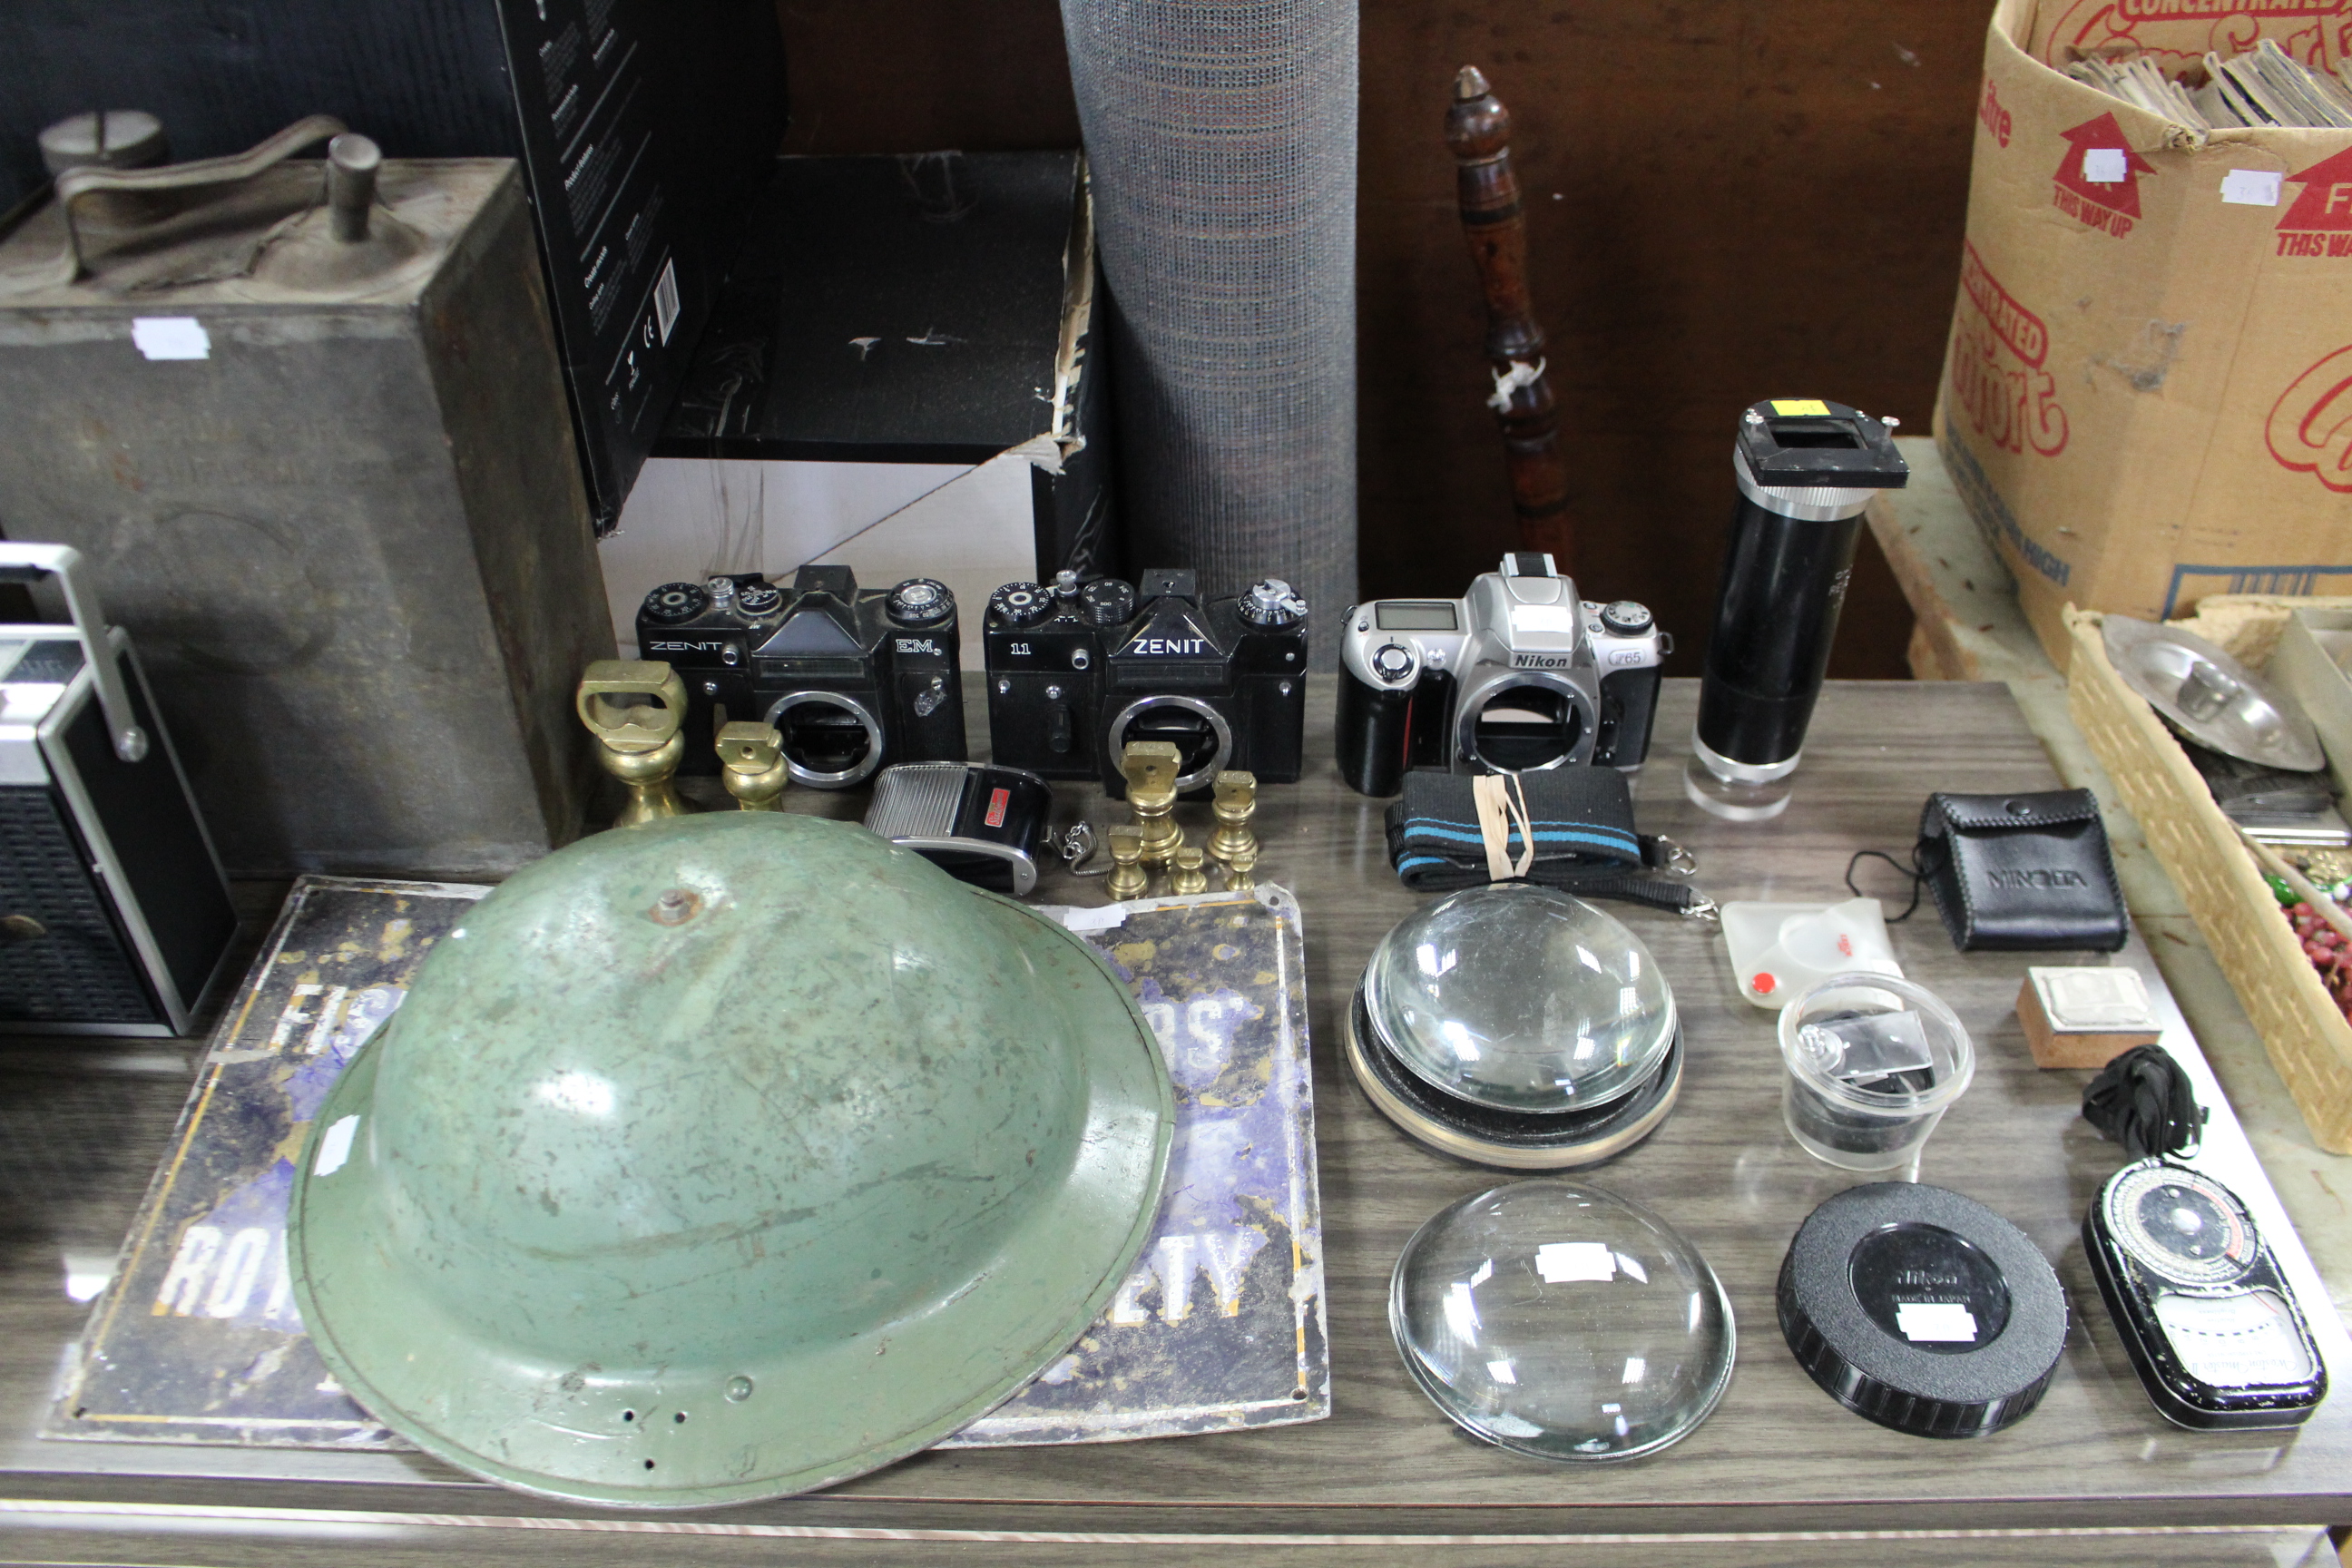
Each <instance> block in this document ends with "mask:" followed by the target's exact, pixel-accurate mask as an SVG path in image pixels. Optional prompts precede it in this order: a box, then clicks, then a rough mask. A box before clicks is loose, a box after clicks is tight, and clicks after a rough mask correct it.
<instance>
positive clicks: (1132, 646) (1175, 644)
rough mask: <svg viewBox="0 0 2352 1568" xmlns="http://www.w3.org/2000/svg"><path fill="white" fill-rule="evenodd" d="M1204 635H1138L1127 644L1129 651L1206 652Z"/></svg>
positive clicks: (1159, 652) (1207, 643) (1206, 646)
mask: <svg viewBox="0 0 2352 1568" xmlns="http://www.w3.org/2000/svg"><path fill="white" fill-rule="evenodd" d="M1208 648H1209V639H1208V638H1206V637H1138V638H1136V639H1135V640H1134V641H1133V642H1131V643H1129V644H1128V645H1127V651H1128V652H1129V653H1158V654H1171V653H1172V654H1180V655H1181V654H1188V653H1206V652H1207V651H1208Z"/></svg>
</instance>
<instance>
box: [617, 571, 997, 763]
mask: <svg viewBox="0 0 2352 1568" xmlns="http://www.w3.org/2000/svg"><path fill="white" fill-rule="evenodd" d="M956 636H957V631H956V603H955V595H953V594H951V593H950V592H949V591H948V588H947V585H946V584H943V583H935V582H933V581H931V580H930V579H929V578H928V577H910V578H908V580H907V581H906V582H904V583H901V584H898V586H896V587H894V588H887V589H880V588H877V589H870V590H866V591H863V592H861V591H860V590H859V588H858V586H857V579H856V576H855V575H854V574H852V573H851V571H850V569H849V568H848V567H846V566H803V567H802V568H801V569H800V571H799V573H798V574H796V575H795V576H794V577H793V585H792V586H791V587H790V588H789V589H786V588H779V587H777V586H776V585H775V584H772V583H771V582H769V581H768V580H767V578H765V577H764V576H761V574H758V573H756V572H753V573H743V574H736V575H732V576H719V577H712V578H709V579H707V580H706V581H704V582H701V583H665V584H662V585H661V586H660V587H658V588H656V589H655V590H654V591H653V592H652V593H650V594H647V595H646V601H645V603H644V604H643V605H639V606H638V607H637V650H638V655H639V657H641V658H657V659H662V660H664V661H666V662H667V663H668V664H669V665H670V666H671V667H672V668H675V669H677V673H678V678H679V679H682V680H684V681H685V682H686V692H687V699H688V710H689V711H688V714H687V719H686V737H687V740H686V760H685V761H684V762H683V763H681V764H680V765H679V769H678V771H679V772H681V773H713V772H716V771H717V768H718V758H717V753H716V752H714V751H713V750H712V748H711V735H712V724H711V716H712V710H714V709H717V708H724V709H725V710H727V717H728V718H729V719H730V720H735V719H764V720H766V721H768V722H769V723H771V724H773V725H774V726H775V727H776V730H777V732H778V734H779V735H780V736H781V737H782V742H783V752H784V763H785V765H786V766H787V767H789V768H790V769H791V770H792V775H793V782H794V783H796V784H805V785H808V786H809V787H811V788H813V789H847V788H849V787H850V786H852V785H854V784H863V783H864V782H865V781H866V779H868V778H870V777H872V776H873V774H874V772H875V770H876V769H877V768H880V767H882V766H883V765H884V764H885V763H960V762H962V761H963V760H964V759H965V757H966V755H967V754H968V753H967V752H966V749H965V745H964V738H963V687H962V685H961V679H962V675H961V666H960V663H959V661H958V658H957V653H956Z"/></svg>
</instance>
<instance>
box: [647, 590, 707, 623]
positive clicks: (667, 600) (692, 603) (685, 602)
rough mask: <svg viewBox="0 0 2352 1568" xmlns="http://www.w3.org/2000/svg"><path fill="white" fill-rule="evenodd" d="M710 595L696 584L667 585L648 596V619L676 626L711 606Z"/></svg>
mask: <svg viewBox="0 0 2352 1568" xmlns="http://www.w3.org/2000/svg"><path fill="white" fill-rule="evenodd" d="M709 604H710V595H709V594H707V593H705V592H703V590H702V587H701V585H700V584H696V583H665V584H662V585H661V586H660V587H658V588H656V589H655V590H654V591H653V592H652V593H650V594H647V595H646V619H647V620H651V621H658V622H660V623H661V624H662V625H663V626H676V625H677V624H678V623H679V622H680V621H690V620H692V619H694V617H695V616H698V615H700V614H702V612H703V611H704V610H705V609H706V608H708V607H709Z"/></svg>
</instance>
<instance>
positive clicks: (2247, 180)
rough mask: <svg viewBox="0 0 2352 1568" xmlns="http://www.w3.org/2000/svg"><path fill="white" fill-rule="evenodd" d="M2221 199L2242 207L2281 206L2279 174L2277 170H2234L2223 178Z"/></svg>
mask: <svg viewBox="0 0 2352 1568" xmlns="http://www.w3.org/2000/svg"><path fill="white" fill-rule="evenodd" d="M2221 199H2222V200H2223V201H2225V202H2229V203H2231V204H2232V205H2237V206H2242V207H2274V206H2276V205H2279V174H2278V171H2277V170H2275V169H2232V170H2231V171H2230V172H2229V173H2228V174H2224V175H2222V176H2221Z"/></svg>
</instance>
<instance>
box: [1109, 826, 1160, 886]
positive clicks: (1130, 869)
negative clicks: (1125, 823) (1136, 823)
mask: <svg viewBox="0 0 2352 1568" xmlns="http://www.w3.org/2000/svg"><path fill="white" fill-rule="evenodd" d="M1108 837H1109V839H1110V877H1109V879H1108V880H1107V881H1105V882H1104V883H1103V891H1104V892H1105V893H1107V894H1108V895H1109V897H1110V901H1111V902H1112V903H1114V904H1123V903H1125V902H1127V900H1129V899H1139V898H1141V897H1143V895H1144V894H1146V893H1148V892H1150V890H1151V874H1150V872H1148V871H1146V870H1145V869H1144V868H1143V832H1142V830H1141V829H1140V828H1136V827H1114V828H1112V829H1111V830H1110V833H1109V834H1108Z"/></svg>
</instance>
